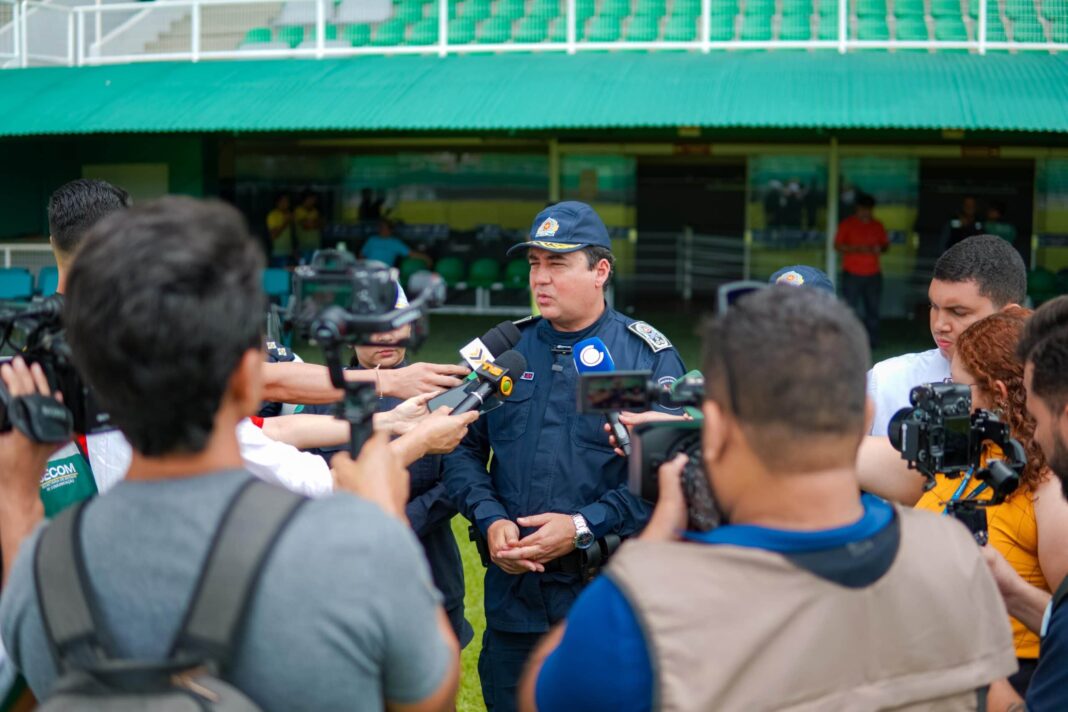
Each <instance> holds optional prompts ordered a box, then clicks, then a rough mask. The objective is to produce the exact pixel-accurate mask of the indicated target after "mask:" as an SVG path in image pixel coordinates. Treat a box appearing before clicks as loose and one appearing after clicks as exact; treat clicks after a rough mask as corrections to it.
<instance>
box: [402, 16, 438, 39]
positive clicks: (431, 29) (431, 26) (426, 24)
mask: <svg viewBox="0 0 1068 712" xmlns="http://www.w3.org/2000/svg"><path fill="white" fill-rule="evenodd" d="M437 42H438V18H436V17H428V18H426V19H424V20H420V21H419V22H417V23H415V24H414V25H412V32H411V35H410V36H409V37H408V44H412V45H432V44H437Z"/></svg>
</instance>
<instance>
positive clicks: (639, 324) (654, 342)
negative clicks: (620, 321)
mask: <svg viewBox="0 0 1068 712" xmlns="http://www.w3.org/2000/svg"><path fill="white" fill-rule="evenodd" d="M627 330H628V331H630V332H631V333H633V334H634V335H635V336H637V337H638V338H639V339H641V340H642V341H644V342H645V343H646V345H647V346H648V347H649V348H651V349H652V350H653V353H654V354H655V353H659V352H661V351H663V350H664V349H670V348H671V342H670V341H669V340H668V337H666V336H664V335H663V334H661V333H660V332H659V331H657V330H656V329H654V328H653V327H651V326H649V325H648V324H647V323H645V322H644V321H633V322H631V323H630V324H627Z"/></svg>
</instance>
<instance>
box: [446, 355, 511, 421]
mask: <svg viewBox="0 0 1068 712" xmlns="http://www.w3.org/2000/svg"><path fill="white" fill-rule="evenodd" d="M525 370H527V360H526V359H525V358H523V354H521V353H519V352H518V351H505V352H504V353H503V354H501V355H500V356H498V357H497V360H496V361H494V362H493V363H490V362H489V361H484V362H483V363H482V364H481V365H480V366H479V367H478V368H477V369H475V375H476V377H477V379H478V385H477V386H476V387H475V388H474V389H472V390H471V392H469V393H468V394H467V397H466V398H464V399H463V400H462V401H460V404H459V405H457V406H456V407H455V408H453V409H452V415H463V414H464V413H466V412H468V411H470V410H477V409H479V408H481V407H482V404H483V403H485V402H486V399H487V398H489V397H490V396H495V395H501V396H504V397H505V398H507V397H508V396H510V395H512V387H513V385H514V384H513V382H512V377H511V376H510V375H509V374H512V373H522V372H523V371H525Z"/></svg>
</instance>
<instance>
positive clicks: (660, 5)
mask: <svg viewBox="0 0 1068 712" xmlns="http://www.w3.org/2000/svg"><path fill="white" fill-rule="evenodd" d="M666 13H667V2H666V1H665V0H638V7H637V8H636V9H635V10H634V14H635V15H645V16H647V17H658V18H659V17H663V16H664V15H665V14H666Z"/></svg>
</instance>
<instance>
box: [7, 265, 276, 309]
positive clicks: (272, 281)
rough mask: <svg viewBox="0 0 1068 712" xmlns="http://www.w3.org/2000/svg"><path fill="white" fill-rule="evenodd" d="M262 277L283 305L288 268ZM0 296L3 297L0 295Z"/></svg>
mask: <svg viewBox="0 0 1068 712" xmlns="http://www.w3.org/2000/svg"><path fill="white" fill-rule="evenodd" d="M262 279H263V291H264V293H265V294H266V295H267V299H268V300H270V301H272V302H275V303H277V304H280V305H281V306H283V307H284V306H285V305H286V302H288V301H289V295H290V294H291V293H292V291H293V290H292V289H291V287H290V274H289V270H284V269H279V268H277V267H268V268H267V269H265V270H263V277H262ZM0 298H3V297H2V296H0Z"/></svg>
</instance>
